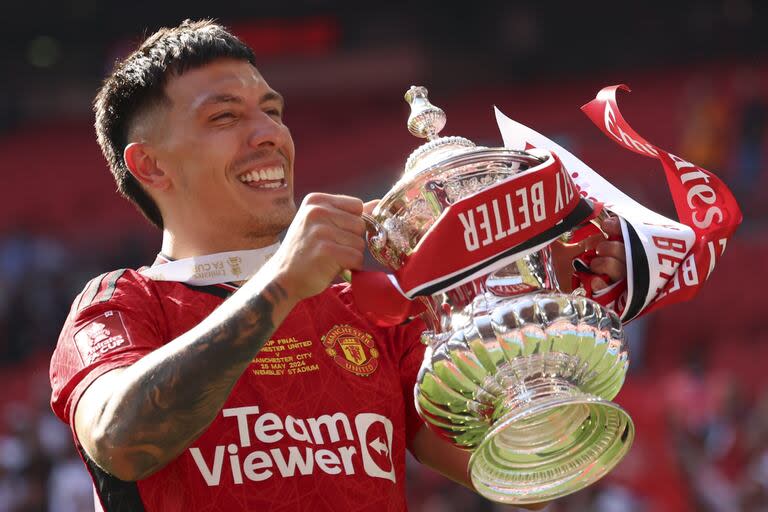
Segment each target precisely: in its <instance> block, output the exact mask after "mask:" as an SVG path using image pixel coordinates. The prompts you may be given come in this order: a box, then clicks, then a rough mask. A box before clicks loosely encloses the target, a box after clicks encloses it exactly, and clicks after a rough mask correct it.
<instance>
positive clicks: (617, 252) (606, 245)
mask: <svg viewBox="0 0 768 512" xmlns="http://www.w3.org/2000/svg"><path fill="white" fill-rule="evenodd" d="M595 251H597V255H598V256H607V257H611V258H616V259H617V260H619V261H621V262H626V261H627V256H626V253H625V252H624V243H623V242H615V241H613V240H603V241H602V242H600V243H598V244H597V246H596V247H595Z"/></svg>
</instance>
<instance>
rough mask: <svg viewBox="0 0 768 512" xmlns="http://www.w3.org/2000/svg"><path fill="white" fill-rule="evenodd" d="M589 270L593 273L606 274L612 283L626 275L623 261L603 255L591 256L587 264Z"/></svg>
mask: <svg viewBox="0 0 768 512" xmlns="http://www.w3.org/2000/svg"><path fill="white" fill-rule="evenodd" d="M589 270H591V271H592V272H594V273H595V274H605V275H607V276H608V277H609V278H610V279H611V282H612V283H615V282H616V281H621V280H622V279H624V278H625V277H626V275H627V267H626V265H625V264H624V262H623V261H619V260H617V259H616V258H611V257H605V256H598V257H596V258H593V259H592V262H591V263H590V265H589ZM593 288H594V287H593Z"/></svg>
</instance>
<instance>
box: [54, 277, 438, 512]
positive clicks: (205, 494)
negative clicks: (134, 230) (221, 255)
mask: <svg viewBox="0 0 768 512" xmlns="http://www.w3.org/2000/svg"><path fill="white" fill-rule="evenodd" d="M234 289H235V288H234V287H232V286H229V285H218V286H207V287H193V286H189V285H186V284H182V283H177V282H161V281H151V280H149V279H147V278H146V277H144V276H142V275H141V274H139V273H138V272H135V271H132V270H120V271H115V272H112V273H109V274H105V275H104V276H101V277H100V278H97V279H95V280H93V281H91V282H90V283H89V284H88V286H86V288H85V289H84V290H83V292H82V293H81V294H80V295H79V296H78V298H77V299H76V300H75V303H74V304H73V306H72V310H71V312H70V315H69V318H68V319H67V321H66V324H65V326H64V329H63V330H62V333H61V336H60V338H59V342H58V346H57V347H56V351H55V352H54V355H53V359H52V361H51V370H50V372H51V374H50V376H51V384H52V387H53V395H52V398H51V404H52V407H53V410H54V412H55V413H56V415H57V416H58V417H59V418H61V419H62V420H63V421H65V422H67V423H69V424H70V425H71V426H72V425H74V418H73V416H74V414H73V412H74V407H75V405H76V404H77V401H78V400H79V398H80V396H82V394H83V392H84V391H85V389H86V388H87V387H88V385H89V384H90V383H91V382H93V381H94V380H95V379H96V378H97V377H98V376H100V375H103V374H104V373H105V372H107V371H109V370H111V369H114V368H118V367H122V366H126V365H130V364H132V363H134V362H135V361H137V360H139V359H140V358H141V357H143V356H144V355H146V354H147V353H149V352H150V351H152V350H153V349H155V348H157V347H160V346H161V345H163V344H165V343H167V342H169V341H171V340H173V339H174V338H176V337H177V336H179V335H181V334H183V333H184V332H186V331H188V330H189V329H191V328H192V327H193V326H195V325H196V324H198V323H199V322H200V321H201V320H202V319H203V318H205V317H206V316H207V315H208V314H210V313H211V312H212V311H213V310H214V309H215V308H216V307H217V306H218V305H219V304H221V303H222V301H223V300H224V299H225V298H226V297H227V296H228V295H229V294H231V293H232V292H233V291H234ZM351 301H352V298H351V293H350V290H349V287H348V286H346V285H334V286H332V287H330V288H328V289H327V290H326V291H325V292H323V293H321V294H319V295H316V296H314V297H311V298H309V299H307V300H304V301H302V302H300V303H299V304H298V305H297V306H296V307H295V308H294V309H293V311H292V312H291V313H290V315H289V316H288V317H287V318H286V320H285V321H284V322H283V323H282V325H280V327H279V328H278V329H277V330H276V331H275V333H274V334H273V335H272V337H271V339H270V340H269V341H268V342H267V343H266V344H265V345H264V347H263V348H262V350H261V351H260V352H259V354H258V355H257V357H256V358H254V360H253V362H252V363H251V364H250V366H249V367H248V369H247V370H246V371H245V373H244V374H243V375H242V376H241V377H240V379H239V380H238V382H237V384H236V385H235V387H234V389H233V391H232V393H231V395H230V396H229V398H228V399H227V401H226V403H225V404H224V406H223V408H222V410H221V411H220V412H219V414H218V415H217V417H216V419H215V420H214V422H213V423H212V424H211V425H210V427H209V428H208V429H207V430H206V431H205V432H204V433H203V434H202V435H201V436H200V437H199V438H198V439H197V440H196V441H195V442H194V443H193V444H192V445H191V446H190V447H189V448H188V449H187V450H185V451H184V453H183V454H182V455H181V456H179V457H178V458H177V459H175V460H174V461H173V462H171V463H170V464H168V465H167V466H166V467H165V468H163V469H162V470H160V471H159V472H157V473H155V474H154V475H152V476H150V477H149V478H146V479H144V480H140V481H138V482H123V481H121V480H118V479H117V478H115V477H113V476H111V475H109V474H107V473H105V472H104V471H103V470H101V469H100V468H99V467H98V466H96V464H94V463H93V461H91V460H90V459H89V458H88V457H87V455H86V454H85V453H84V452H83V451H82V449H81V450H80V451H81V454H82V455H83V460H84V461H85V463H86V465H87V466H88V469H89V471H90V472H91V476H92V478H93V481H94V486H95V489H96V493H97V495H98V496H99V500H100V502H101V506H102V507H103V509H104V510H105V511H107V512H111V511H113V510H132V511H134V510H147V511H163V512H173V511H180V512H182V511H183V512H189V511H191V510H195V511H222V512H224V511H226V512H230V511H235V510H237V511H240V510H312V511H316V510H336V511H339V510H376V511H379V510H404V509H406V503H405V488H404V484H405V482H404V479H405V449H406V446H407V444H408V443H409V441H410V440H411V438H412V436H413V435H414V434H415V433H416V432H417V431H418V429H419V428H420V427H421V420H420V418H419V417H418V415H417V413H416V410H415V407H414V404H413V386H414V382H415V379H416V374H417V371H418V368H419V365H420V363H421V360H422V357H423V353H424V347H423V345H422V344H421V343H420V342H419V333H420V332H421V330H422V329H423V327H424V326H423V324H421V323H420V322H412V323H411V324H408V325H406V326H399V327H396V328H380V327H377V326H375V325H373V324H371V323H369V322H368V321H367V320H366V319H365V318H364V317H363V316H362V315H361V314H360V313H359V312H358V311H357V310H356V309H355V308H354V306H353V305H352V302H351ZM73 431H74V429H73Z"/></svg>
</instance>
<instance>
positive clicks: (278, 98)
mask: <svg viewBox="0 0 768 512" xmlns="http://www.w3.org/2000/svg"><path fill="white" fill-rule="evenodd" d="M272 100H276V101H278V102H279V103H280V106H285V98H283V95H282V94H280V93H279V92H275V91H269V92H268V93H266V94H265V95H264V96H262V97H261V100H260V101H259V103H266V102H268V101H272Z"/></svg>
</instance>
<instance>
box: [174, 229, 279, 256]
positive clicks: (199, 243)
mask: <svg viewBox="0 0 768 512" xmlns="http://www.w3.org/2000/svg"><path fill="white" fill-rule="evenodd" d="M277 241H278V237H277V236H276V235H267V236H262V237H257V236H254V237H237V238H232V237H226V236H217V237H216V238H215V239H210V240H205V239H199V238H198V239H195V238H191V239H190V238H184V237H181V236H178V235H175V234H174V233H172V232H170V231H169V230H168V229H165V230H163V243H162V246H161V248H160V252H161V253H162V254H163V255H164V256H167V257H169V258H171V259H174V260H178V259H181V258H191V257H193V256H203V255H206V254H215V253H219V252H227V251H244V250H250V249H261V248H262V247H267V246H269V245H272V244H274V243H276V242H277Z"/></svg>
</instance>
